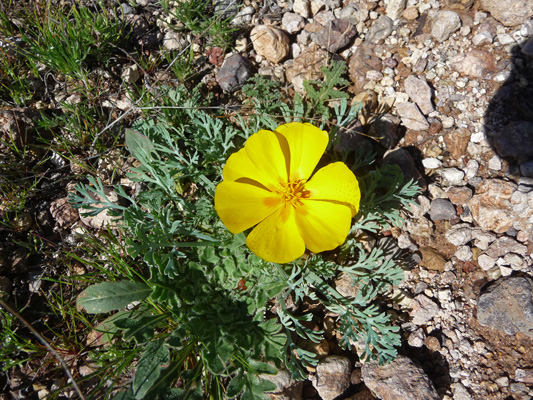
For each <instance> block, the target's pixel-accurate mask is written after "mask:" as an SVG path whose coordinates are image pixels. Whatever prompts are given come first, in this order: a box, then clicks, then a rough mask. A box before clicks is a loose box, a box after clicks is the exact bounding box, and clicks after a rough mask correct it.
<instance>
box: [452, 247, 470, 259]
mask: <svg viewBox="0 0 533 400" xmlns="http://www.w3.org/2000/svg"><path fill="white" fill-rule="evenodd" d="M455 257H457V259H458V260H460V261H471V260H472V258H473V257H474V255H473V254H472V250H470V247H468V246H461V247H459V248H458V249H457V250H456V252H455Z"/></svg>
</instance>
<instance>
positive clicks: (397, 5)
mask: <svg viewBox="0 0 533 400" xmlns="http://www.w3.org/2000/svg"><path fill="white" fill-rule="evenodd" d="M406 3H407V1H406V0H389V4H388V5H387V8H386V9H385V14H386V15H387V17H389V18H390V19H392V20H394V21H396V20H397V19H399V18H400V17H401V16H402V13H403V10H405V6H406Z"/></svg>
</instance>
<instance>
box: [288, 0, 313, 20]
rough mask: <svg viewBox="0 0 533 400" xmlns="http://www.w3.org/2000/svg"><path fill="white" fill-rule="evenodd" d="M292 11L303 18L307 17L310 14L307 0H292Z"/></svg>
mask: <svg viewBox="0 0 533 400" xmlns="http://www.w3.org/2000/svg"><path fill="white" fill-rule="evenodd" d="M292 11H294V12H295V13H296V14H300V15H301V16H302V17H304V18H309V17H310V16H311V7H310V4H309V0H294V3H293V5H292Z"/></svg>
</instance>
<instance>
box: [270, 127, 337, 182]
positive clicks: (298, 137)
mask: <svg viewBox="0 0 533 400" xmlns="http://www.w3.org/2000/svg"><path fill="white" fill-rule="evenodd" d="M276 132H278V133H279V134H281V135H283V136H284V137H285V138H286V139H287V142H288V144H289V151H290V167H289V171H290V173H289V180H290V181H295V180H298V179H307V178H309V177H310V176H311V174H312V173H313V171H314V169H315V168H316V165H317V164H318V161H319V160H320V158H321V157H322V155H323V154H324V151H325V150H326V147H327V145H328V141H329V136H328V134H327V132H324V131H323V130H321V129H319V128H317V127H316V126H314V125H311V124H307V123H305V124H303V123H300V122H291V123H289V124H285V125H281V126H278V127H277V128H276Z"/></svg>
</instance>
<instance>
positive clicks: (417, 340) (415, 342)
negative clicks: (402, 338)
mask: <svg viewBox="0 0 533 400" xmlns="http://www.w3.org/2000/svg"><path fill="white" fill-rule="evenodd" d="M425 340H426V333H425V332H424V329H422V328H418V329H417V330H416V331H414V332H412V333H411V334H410V335H409V337H408V338H407V343H408V344H409V346H411V347H422V346H423V345H424V341H425Z"/></svg>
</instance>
